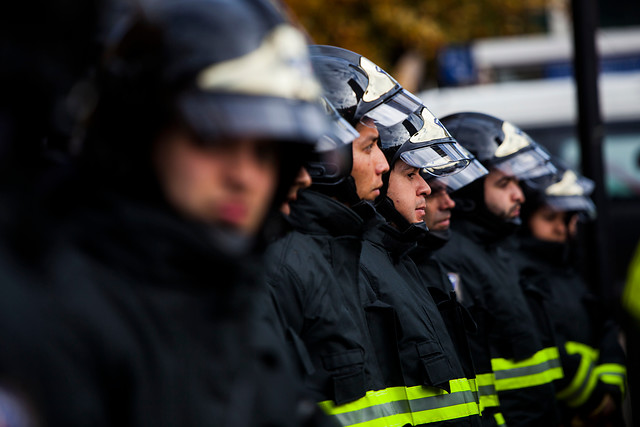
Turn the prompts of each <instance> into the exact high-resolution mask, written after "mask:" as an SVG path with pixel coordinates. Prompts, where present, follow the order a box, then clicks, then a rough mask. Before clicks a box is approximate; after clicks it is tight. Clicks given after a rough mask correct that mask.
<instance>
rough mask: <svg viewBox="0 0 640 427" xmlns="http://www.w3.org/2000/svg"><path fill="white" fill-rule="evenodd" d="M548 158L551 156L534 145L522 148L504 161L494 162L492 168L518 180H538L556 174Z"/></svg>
mask: <svg viewBox="0 0 640 427" xmlns="http://www.w3.org/2000/svg"><path fill="white" fill-rule="evenodd" d="M550 158H551V156H550V155H549V153H548V152H547V151H546V150H545V149H544V148H542V147H540V146H539V145H537V144H535V145H529V146H527V147H525V148H523V149H522V150H520V151H518V152H517V153H516V154H515V155H512V156H509V157H507V158H505V159H504V160H502V159H498V160H497V161H496V160H494V163H493V165H492V166H494V167H495V168H496V169H499V170H500V171H502V172H503V173H505V174H507V175H512V176H515V177H516V178H518V179H532V178H540V177H543V176H546V175H551V174H556V173H557V169H556V167H555V166H554V165H553V163H551V161H550Z"/></svg>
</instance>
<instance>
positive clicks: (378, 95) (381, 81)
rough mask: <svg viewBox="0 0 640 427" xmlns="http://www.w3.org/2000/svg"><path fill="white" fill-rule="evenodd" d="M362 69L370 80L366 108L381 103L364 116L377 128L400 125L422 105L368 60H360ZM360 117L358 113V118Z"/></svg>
mask: <svg viewBox="0 0 640 427" xmlns="http://www.w3.org/2000/svg"><path fill="white" fill-rule="evenodd" d="M360 67H361V68H362V69H363V70H364V71H365V73H366V74H367V77H368V80H369V82H368V85H367V89H366V91H365V93H364V94H363V96H362V101H363V102H364V108H369V107H368V106H369V105H371V104H372V103H376V102H379V104H378V105H376V106H375V107H373V108H371V109H369V110H368V111H366V112H365V113H364V114H363V115H362V116H364V117H368V118H370V119H371V120H373V121H374V122H375V124H376V126H379V127H389V126H393V125H395V124H398V123H400V122H402V121H403V120H404V119H406V118H407V117H408V116H409V114H411V113H413V112H414V111H416V110H417V109H418V108H419V107H420V106H421V105H422V102H421V101H420V99H418V98H417V97H416V96H415V95H413V94H412V93H410V92H408V91H407V90H405V89H403V88H402V87H401V86H400V84H399V83H398V82H397V81H396V80H395V79H394V78H393V77H391V76H390V75H389V74H388V73H386V72H385V71H384V70H382V69H381V68H380V67H378V66H377V65H375V64H374V63H373V62H371V61H369V60H368V59H367V58H365V57H361V58H360ZM358 115H359V114H358V112H356V116H358Z"/></svg>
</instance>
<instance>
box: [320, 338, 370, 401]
mask: <svg viewBox="0 0 640 427" xmlns="http://www.w3.org/2000/svg"><path fill="white" fill-rule="evenodd" d="M322 363H323V366H324V368H325V369H326V370H327V371H329V374H330V375H331V380H332V382H333V400H334V401H335V403H336V405H341V404H343V403H348V402H352V401H354V400H356V399H359V398H361V397H363V396H364V395H365V394H366V391H367V390H366V384H365V373H364V354H363V353H362V351H361V350H359V349H353V350H347V351H343V352H339V353H332V354H329V355H324V356H322Z"/></svg>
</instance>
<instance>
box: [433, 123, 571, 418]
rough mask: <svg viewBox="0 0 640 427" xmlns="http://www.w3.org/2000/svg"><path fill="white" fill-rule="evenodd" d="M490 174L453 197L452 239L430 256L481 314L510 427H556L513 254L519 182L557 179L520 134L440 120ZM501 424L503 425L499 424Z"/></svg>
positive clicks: (536, 326)
mask: <svg viewBox="0 0 640 427" xmlns="http://www.w3.org/2000/svg"><path fill="white" fill-rule="evenodd" d="M441 121H442V123H443V124H444V126H445V127H446V128H447V129H448V130H449V132H450V133H451V135H452V136H453V137H454V138H456V140H457V141H458V142H459V143H460V144H461V145H462V146H464V147H465V148H466V149H467V150H469V151H470V152H471V153H472V154H473V155H474V156H475V157H476V158H477V159H478V160H479V161H480V162H481V163H482V164H483V165H484V166H485V167H486V168H487V169H488V170H489V173H488V174H487V175H486V176H484V177H482V178H480V179H477V180H475V181H474V182H472V183H471V184H469V185H467V186H465V187H463V188H461V189H459V190H458V191H456V192H455V193H453V196H454V200H455V203H456V206H455V209H453V216H452V219H451V230H452V233H451V238H450V240H449V242H448V243H447V244H446V245H444V247H442V249H440V250H439V251H437V253H436V255H435V257H436V259H437V260H438V261H439V262H441V263H442V265H443V266H444V268H445V271H446V273H447V274H448V275H449V277H450V278H451V279H453V281H455V284H456V289H457V290H458V291H459V294H460V295H461V298H462V301H463V304H465V305H466V306H471V305H474V306H478V307H479V309H475V311H480V310H481V311H482V314H483V315H484V316H483V318H481V319H479V321H480V322H481V323H482V324H483V327H484V328H486V336H487V337H488V341H489V342H488V346H489V348H490V355H489V357H490V359H491V366H492V370H493V373H494V375H495V389H496V392H497V394H498V397H499V400H500V410H501V412H502V414H503V416H504V420H505V421H506V424H507V425H510V426H519V425H529V426H531V425H542V424H545V423H546V424H548V425H557V424H558V423H559V415H558V410H557V407H556V403H555V390H554V387H553V384H552V382H553V381H554V380H556V379H559V378H561V377H562V368H561V366H560V361H559V354H558V349H557V347H556V346H555V342H554V340H553V336H552V335H551V331H549V330H548V328H547V327H545V325H544V322H542V321H538V319H537V318H536V317H534V315H533V314H532V313H531V311H530V310H529V307H528V304H527V300H526V299H525V296H524V294H523V292H522V290H521V289H520V286H519V275H518V271H517V269H516V267H515V265H514V262H513V258H512V255H511V252H512V250H511V248H510V246H509V245H510V244H511V239H510V238H511V237H512V235H513V233H514V232H515V230H516V229H517V227H518V224H519V212H520V205H521V204H522V203H523V202H524V195H523V193H522V190H521V188H520V185H519V183H518V180H519V179H522V178H526V177H534V176H540V175H546V174H550V173H553V172H554V168H553V166H552V165H551V164H550V163H549V155H548V153H546V151H544V150H543V149H542V148H541V147H540V146H538V145H537V144H536V143H535V142H534V141H532V140H531V139H530V138H529V137H528V136H527V135H526V134H524V133H523V132H522V131H521V130H519V129H518V128H516V127H515V126H513V125H512V124H510V123H509V122H505V121H503V120H500V119H498V118H495V117H492V116H489V115H485V114H481V113H458V114H453V115H450V116H447V117H444V118H442V119H441ZM499 421H502V420H499Z"/></svg>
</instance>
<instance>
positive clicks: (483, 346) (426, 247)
mask: <svg viewBox="0 0 640 427" xmlns="http://www.w3.org/2000/svg"><path fill="white" fill-rule="evenodd" d="M462 149H463V150H464V147H462ZM468 156H469V158H470V159H472V160H471V161H470V163H469V166H467V167H466V168H465V169H463V170H462V171H460V172H459V173H457V174H454V175H450V176H444V177H434V176H433V175H428V174H426V173H424V172H423V177H424V178H425V179H426V180H427V183H428V184H429V186H430V187H431V194H430V195H429V196H427V201H426V205H425V224H426V226H427V228H428V232H427V234H426V235H425V236H424V238H422V239H420V240H419V241H418V245H417V247H416V248H415V249H414V250H412V251H411V253H410V256H411V258H412V259H413V261H414V262H415V264H416V266H417V268H418V271H419V273H420V275H421V277H422V279H423V281H424V283H428V284H429V285H430V286H433V287H437V288H439V289H440V290H441V291H443V292H445V293H451V292H453V293H454V295H455V299H456V300H457V301H458V302H459V303H460V304H461V306H462V307H463V308H462V309H460V308H457V310H458V311H460V313H461V316H459V317H461V318H462V322H460V320H456V319H455V318H454V320H453V321H450V322H448V326H449V327H451V325H454V326H456V325H459V326H457V330H458V331H460V332H458V333H459V334H462V333H464V332H465V331H467V334H466V338H467V341H466V342H464V341H462V342H461V344H460V346H459V347H461V348H460V350H458V353H459V354H461V355H463V354H467V353H468V354H470V358H471V362H470V363H472V365H473V367H474V371H475V376H476V384H477V388H478V398H479V405H480V412H481V413H482V423H483V425H487V426H495V425H503V424H504V423H505V422H504V416H503V415H502V413H501V412H500V402H499V399H498V395H497V394H496V388H495V375H494V374H493V369H492V367H491V357H490V356H489V355H490V349H489V341H488V334H487V329H486V325H485V323H484V316H485V315H484V313H483V311H482V307H481V306H479V305H478V304H476V303H474V301H475V300H474V298H470V297H469V296H463V294H462V290H461V289H460V286H459V285H458V283H459V277H458V275H456V274H447V272H446V271H445V268H444V267H443V266H442V264H441V263H440V262H438V261H437V259H436V257H435V255H436V254H437V253H438V250H439V249H440V248H442V247H443V246H444V245H446V244H447V242H448V241H449V238H450V237H451V230H450V223H451V212H452V210H453V208H454V207H455V202H454V200H453V199H452V198H451V193H453V192H455V191H456V190H459V189H460V188H462V187H465V186H466V185H469V184H471V183H472V182H473V181H475V180H477V179H479V178H481V177H483V176H485V175H486V174H487V172H488V171H487V169H486V168H485V167H484V166H482V164H481V163H480V162H479V161H478V160H477V159H475V157H473V155H472V154H471V153H468ZM449 306H451V304H449ZM449 311H453V309H452V308H449ZM469 322H473V324H474V326H475V328H473V329H471V328H468V327H466V328H465V327H464V325H465V323H469ZM470 329H471V333H469V332H468V331H469V330H470ZM468 363H469V362H468Z"/></svg>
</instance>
